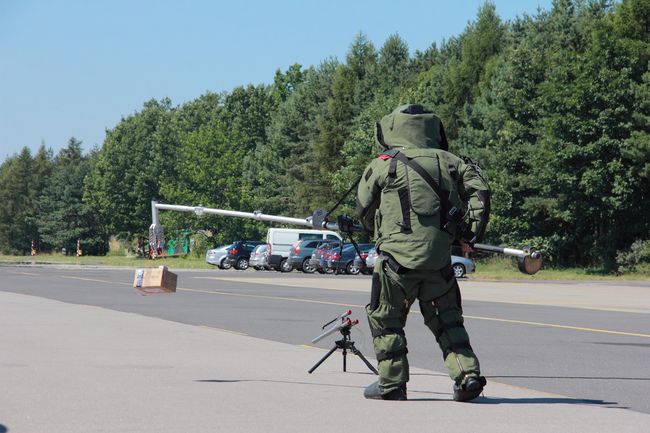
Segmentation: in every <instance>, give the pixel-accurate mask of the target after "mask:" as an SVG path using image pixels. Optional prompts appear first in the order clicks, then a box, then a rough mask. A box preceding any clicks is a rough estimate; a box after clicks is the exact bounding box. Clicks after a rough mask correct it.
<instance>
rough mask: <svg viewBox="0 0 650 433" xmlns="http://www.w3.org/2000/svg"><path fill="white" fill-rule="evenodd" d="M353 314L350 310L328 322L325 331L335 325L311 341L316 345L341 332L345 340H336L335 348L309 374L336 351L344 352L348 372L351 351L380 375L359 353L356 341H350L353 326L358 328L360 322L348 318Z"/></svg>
mask: <svg viewBox="0 0 650 433" xmlns="http://www.w3.org/2000/svg"><path fill="white" fill-rule="evenodd" d="M351 314H352V310H348V311H346V312H344V313H342V314H341V315H339V316H338V317H336V318H334V319H333V320H330V321H329V322H327V323H326V324H324V325H323V328H322V329H325V328H326V327H327V326H329V325H331V324H332V323H334V325H333V326H332V327H331V328H329V329H327V330H325V331H324V332H323V333H322V334H320V335H319V336H318V337H316V338H314V339H313V340H311V342H312V343H316V342H318V341H320V340H322V339H323V338H325V337H327V336H328V335H331V334H333V333H335V332H336V331H339V332H340V333H341V335H342V336H343V338H341V339H340V340H336V341H335V342H334V347H332V348H331V349H330V351H329V352H327V353H326V354H325V356H323V357H322V358H321V359H320V360H319V361H318V362H317V363H316V364H315V365H314V366H313V367H312V368H311V369H310V370H309V374H311V373H313V372H314V370H316V369H317V368H318V366H319V365H321V364H322V363H323V362H325V360H326V359H327V358H328V357H329V356H330V355H331V354H332V353H334V352H335V351H336V349H341V350H343V371H347V360H346V357H347V354H348V350H349V351H350V352H352V353H354V354H355V355H357V356H358V357H359V358H361V360H362V361H363V362H364V363H365V364H366V366H367V367H368V368H369V369H370V371H372V372H373V373H375V374H379V373H378V372H377V370H376V369H375V367H373V366H372V364H370V362H368V360H367V359H366V358H365V357H364V356H363V354H362V353H361V352H360V351H359V349H357V348H356V346H355V345H354V341H352V340H351V339H350V330H351V329H352V327H353V326H356V325H358V324H359V320H358V319H355V320H352V319H350V318H349V317H348V316H350V315H351ZM335 322H337V323H335Z"/></svg>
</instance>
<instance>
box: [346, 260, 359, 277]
mask: <svg viewBox="0 0 650 433" xmlns="http://www.w3.org/2000/svg"><path fill="white" fill-rule="evenodd" d="M345 273H346V274H349V275H359V268H357V267H356V266H354V263H352V262H350V263H348V265H347V266H346V267H345Z"/></svg>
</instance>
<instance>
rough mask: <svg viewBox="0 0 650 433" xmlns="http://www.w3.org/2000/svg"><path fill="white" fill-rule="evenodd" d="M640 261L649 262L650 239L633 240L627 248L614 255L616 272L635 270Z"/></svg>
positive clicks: (623, 272)
mask: <svg viewBox="0 0 650 433" xmlns="http://www.w3.org/2000/svg"><path fill="white" fill-rule="evenodd" d="M642 263H650V240H645V241H643V240H638V241H634V242H633V243H632V245H630V248H629V249H627V250H625V251H619V252H618V254H617V255H616V264H617V265H618V272H620V273H622V274H625V273H630V272H634V271H636V269H637V267H638V266H639V265H640V264H642Z"/></svg>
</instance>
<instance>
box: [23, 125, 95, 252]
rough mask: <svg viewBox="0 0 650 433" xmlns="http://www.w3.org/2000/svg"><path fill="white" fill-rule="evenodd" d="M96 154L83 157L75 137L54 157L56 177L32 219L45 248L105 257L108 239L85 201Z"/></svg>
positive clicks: (35, 207) (51, 178) (53, 178)
mask: <svg viewBox="0 0 650 433" xmlns="http://www.w3.org/2000/svg"><path fill="white" fill-rule="evenodd" d="M92 159H93V155H90V156H83V155H82V152H81V142H79V141H77V140H76V139H75V138H74V137H73V138H71V139H70V141H69V142H68V146H67V147H65V148H63V149H61V151H60V152H59V154H58V155H57V156H56V157H55V158H54V162H53V169H52V174H51V176H50V177H49V181H48V183H47V185H46V186H45V188H44V189H43V191H42V194H41V195H40V197H39V198H38V199H37V200H36V202H35V204H34V210H35V214H34V216H33V217H32V218H30V220H32V221H33V222H34V223H35V224H36V226H37V227H38V231H39V234H40V239H41V240H42V242H41V248H43V249H45V250H50V249H53V248H54V249H57V250H58V249H61V248H65V249H66V250H68V251H76V249H77V241H79V244H80V246H81V249H82V251H83V253H84V254H93V255H97V254H104V253H106V251H107V249H108V248H107V243H108V239H107V236H106V233H105V232H104V229H103V227H102V226H101V225H100V224H99V222H98V220H97V217H96V215H95V214H94V213H93V211H92V209H91V208H90V207H89V206H88V205H87V204H86V203H84V202H83V201H82V196H83V183H84V180H85V178H86V176H87V175H88V173H90V170H91V169H92V163H93V161H92Z"/></svg>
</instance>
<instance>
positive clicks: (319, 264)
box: [309, 242, 341, 274]
mask: <svg viewBox="0 0 650 433" xmlns="http://www.w3.org/2000/svg"><path fill="white" fill-rule="evenodd" d="M340 245H341V244H340V243H339V242H331V243H328V244H324V245H321V246H320V247H318V248H316V250H314V252H313V253H312V254H311V258H310V259H309V265H310V266H312V267H314V268H315V269H316V272H318V273H320V274H324V273H326V272H328V270H327V269H326V268H327V258H325V262H323V255H325V254H327V253H328V252H329V250H330V249H331V248H339V246H340ZM329 272H331V270H329Z"/></svg>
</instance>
